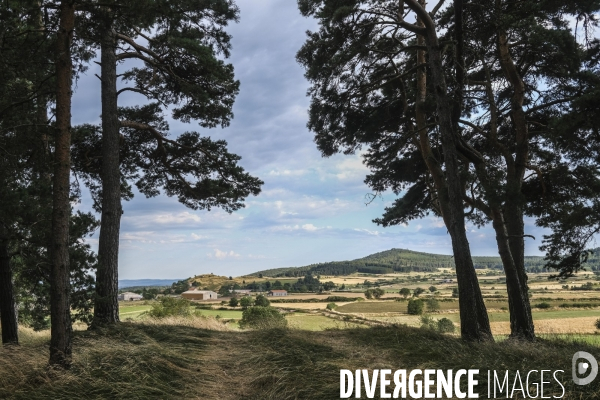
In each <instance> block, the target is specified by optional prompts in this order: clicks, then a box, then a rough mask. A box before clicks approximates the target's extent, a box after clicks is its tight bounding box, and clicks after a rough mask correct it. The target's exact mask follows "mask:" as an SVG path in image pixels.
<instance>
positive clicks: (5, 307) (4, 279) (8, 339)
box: [0, 225, 19, 344]
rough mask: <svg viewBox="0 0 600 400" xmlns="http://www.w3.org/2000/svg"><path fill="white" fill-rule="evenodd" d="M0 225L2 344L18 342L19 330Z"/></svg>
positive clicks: (9, 268)
mask: <svg viewBox="0 0 600 400" xmlns="http://www.w3.org/2000/svg"><path fill="white" fill-rule="evenodd" d="M5 233H6V232H5V228H4V227H3V226H1V225H0V324H2V344H19V332H18V323H17V313H16V305H15V296H14V293H13V279H12V278H13V277H12V269H11V265H10V256H9V253H8V237H7V235H6V234H5Z"/></svg>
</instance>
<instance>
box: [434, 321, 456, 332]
mask: <svg viewBox="0 0 600 400" xmlns="http://www.w3.org/2000/svg"><path fill="white" fill-rule="evenodd" d="M455 329H456V327H455V326H454V322H452V321H450V320H449V319H448V318H442V319H440V320H438V322H437V330H438V332H440V333H453V332H454V330H455Z"/></svg>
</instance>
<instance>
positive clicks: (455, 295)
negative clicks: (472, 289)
mask: <svg viewBox="0 0 600 400" xmlns="http://www.w3.org/2000/svg"><path fill="white" fill-rule="evenodd" d="M452 297H458V289H457V288H454V289H452Z"/></svg>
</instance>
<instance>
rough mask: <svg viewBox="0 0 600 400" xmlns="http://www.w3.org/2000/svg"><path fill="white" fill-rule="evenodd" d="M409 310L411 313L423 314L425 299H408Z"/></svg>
mask: <svg viewBox="0 0 600 400" xmlns="http://www.w3.org/2000/svg"><path fill="white" fill-rule="evenodd" d="M407 312H408V313H409V314H410V315H421V314H423V300H421V299H415V300H413V299H411V300H409V301H408V307H407Z"/></svg>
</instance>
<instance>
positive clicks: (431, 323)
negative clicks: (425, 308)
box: [421, 315, 437, 330]
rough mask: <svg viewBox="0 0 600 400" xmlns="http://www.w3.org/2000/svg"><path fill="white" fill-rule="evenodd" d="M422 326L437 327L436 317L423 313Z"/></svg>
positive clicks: (425, 327) (424, 327)
mask: <svg viewBox="0 0 600 400" xmlns="http://www.w3.org/2000/svg"><path fill="white" fill-rule="evenodd" d="M421 328H423V329H434V330H435V329H436V328H437V324H436V321H435V319H433V318H431V317H430V316H429V315H422V316H421Z"/></svg>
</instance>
